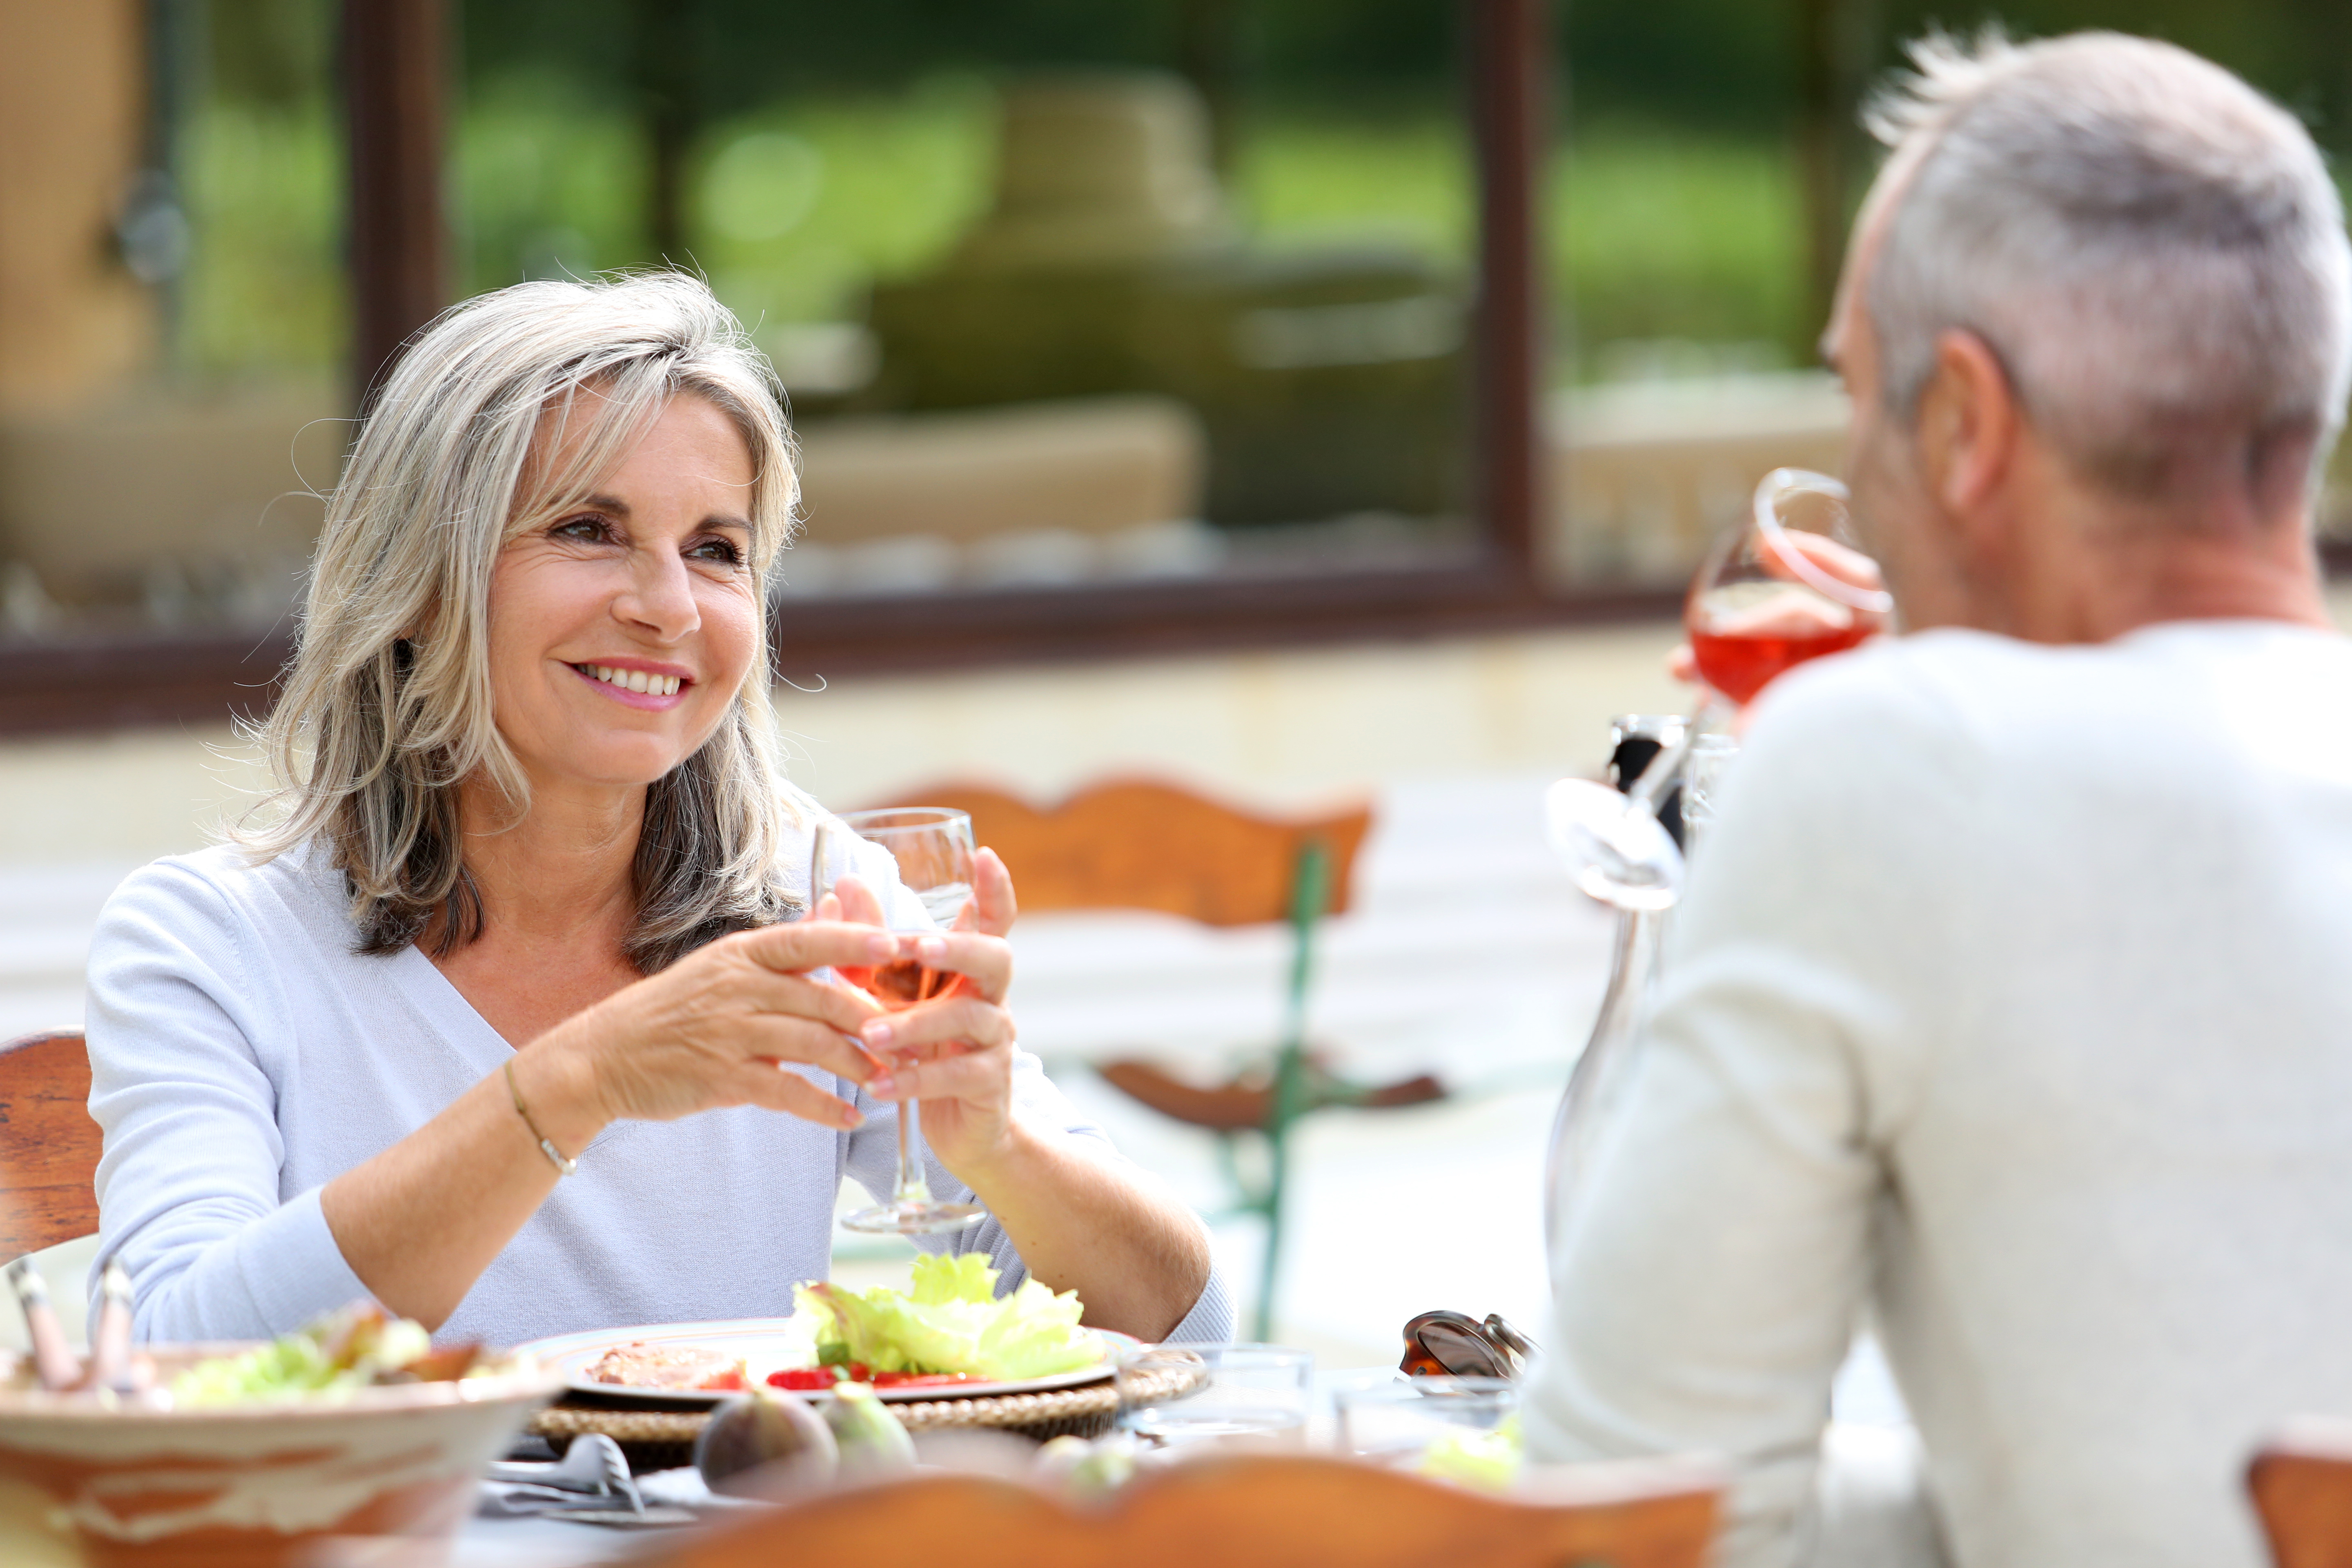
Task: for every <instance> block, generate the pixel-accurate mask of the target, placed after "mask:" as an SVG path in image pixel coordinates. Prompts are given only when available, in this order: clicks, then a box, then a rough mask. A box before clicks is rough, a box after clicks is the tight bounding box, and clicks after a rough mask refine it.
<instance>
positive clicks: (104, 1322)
mask: <svg viewBox="0 0 2352 1568" xmlns="http://www.w3.org/2000/svg"><path fill="white" fill-rule="evenodd" d="M98 1293H99V1305H98V1328H97V1331H95V1332H93V1333H92V1334H91V1335H90V1337H89V1370H88V1371H87V1372H85V1373H82V1375H81V1378H80V1380H79V1382H78V1383H76V1384H75V1385H74V1386H75V1387H77V1388H82V1389H105V1390H107V1391H109V1392H110V1393H114V1394H136V1393H137V1392H138V1391H139V1377H138V1369H137V1367H136V1366H135V1365H134V1364H133V1363H132V1361H131V1275H130V1272H129V1270H127V1269H125V1268H123V1267H122V1265H121V1263H119V1262H110V1263H109V1264H108V1265H107V1266H106V1272H105V1274H104V1275H102V1276H101V1277H100V1280H99V1287H98Z"/></svg>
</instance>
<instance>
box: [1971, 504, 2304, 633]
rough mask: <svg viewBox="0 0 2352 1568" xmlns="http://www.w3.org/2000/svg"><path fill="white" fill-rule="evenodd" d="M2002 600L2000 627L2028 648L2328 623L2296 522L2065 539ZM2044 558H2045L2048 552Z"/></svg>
mask: <svg viewBox="0 0 2352 1568" xmlns="http://www.w3.org/2000/svg"><path fill="white" fill-rule="evenodd" d="M2059 549H2060V550H2063V551H2065V552H2067V553H2070V554H2072V555H2073V557H2074V559H2072V560H2070V561H2067V562H2065V563H2063V566H2062V565H2061V563H2058V562H2055V561H2049V560H2045V561H2044V562H2043V563H2042V565H2041V567H2040V569H2039V570H2037V571H2034V572H2032V573H2031V574H2026V575H2025V578H2024V580H2023V581H2022V582H2021V583H2020V584H2018V585H2017V589H2016V592H2015V593H2013V594H2012V595H2010V596H2009V597H2010V603H2009V606H2008V608H2009V614H2008V615H2007V616H2005V617H2004V619H2006V620H2008V621H2009V622H2011V624H2010V625H2009V626H2004V627H2003V628H2002V629H2004V630H2007V631H2009V632H2011V634H2012V635H2014V636H2018V637H2025V638H2027V639H2029V640H2031V641H2034V642H2046V643H2098V642H2105V641H2107V640H2108V639H2109V638H2112V637H2121V636H2123V635H2124V634H2125V633H2126V632H2131V631H2136V630H2137V629H2138V628H2140V627H2142V626H2154V625H2157V624H2158V623H2160V622H2165V621H2207V620H2265V621H2284V622H2288V623H2290V624H2294V625H2298V626H2317V627H2321V628H2326V627H2328V626H2331V625H2332V622H2331V621H2330V619H2329V617H2328V614H2327V606H2326V600H2325V598H2324V597H2323V596H2322V594H2321V591H2320V584H2319V574H2318V570H2317V565H2316V563H2315V560H2314V559H2313V556H2312V552H2311V548H2310V545H2309V542H2308V539H2307V535H2306V534H2305V532H2304V531H2303V529H2302V527H2301V526H2300V524H2299V523H2298V522H2296V521H2290V520H2282V521H2280V522H2278V523H2274V524H2273V525H2271V526H2270V527H2269V528H2266V529H2264V530H2263V531H2261V532H2260V533H2258V534H2255V535H2252V536H2250V535H2248V534H2246V533H2243V532H2240V531H2217V532H2210V533H2208V532H2202V531H2194V530H2188V531H2183V530H2179V529H2170V528H2164V527H2161V526H2159V527H2157V528H2152V529H2146V530H2141V529H2133V530H2130V531H2115V532H2109V533H2107V534H2106V535H2105V537H2088V538H2086V537H2084V535H2082V534H2077V535H2075V536H2074V541H2073V542H2072V543H2071V544H2070V545H2063V546H2060V547H2059ZM2053 553H2056V551H2053Z"/></svg>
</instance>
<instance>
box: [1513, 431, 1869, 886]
mask: <svg viewBox="0 0 2352 1568" xmlns="http://www.w3.org/2000/svg"><path fill="white" fill-rule="evenodd" d="M1846 500H1847V495H1846V488H1845V486H1843V484H1840V483H1839V482H1838V481H1837V480H1835V479H1832V478H1830V477H1829V476H1828V475H1827V474H1816V473H1812V472H1811V471H1809V470H1807V469H1804V468H1775V469H1773V470H1772V471H1771V472H1770V473H1769V474H1767V475H1765V476H1764V479H1763V482H1762V483H1760V484H1759V485H1758V486H1757V487H1756V503H1755V505H1754V507H1753V508H1752V509H1751V510H1750V513H1749V515H1748V517H1747V518H1745V519H1743V520H1741V521H1740V522H1739V523H1738V525H1736V526H1735V527H1733V528H1731V529H1729V530H1727V531H1726V532H1725V534H1724V536H1723V537H1722V539H1720V540H1718V541H1717V542H1716V545H1715V547H1714V548H1713V549H1712V550H1710V551H1709V552H1707V556H1706V562H1705V563H1703V564H1702V565H1701V566H1700V567H1699V569H1698V574H1697V575H1696V576H1695V577H1694V578H1693V579H1692V580H1691V588H1690V595H1689V597H1688V599H1686V600H1685V604H1684V608H1683V629H1684V630H1685V632H1686V633H1687V634H1688V636H1689V637H1690V645H1691V655H1692V658H1693V661H1694V662H1695V663H1696V665H1697V666H1698V673H1699V677H1700V679H1702V680H1704V681H1705V682H1706V688H1707V689H1706V694H1705V695H1704V696H1702V697H1701V698H1700V700H1699V702H1698V706H1697V707H1696V709H1694V710H1692V713H1691V716H1690V718H1689V720H1688V721H1685V724H1684V725H1683V731H1682V734H1681V736H1680V737H1679V738H1678V739H1677V740H1676V741H1675V743H1674V744H1672V745H1669V746H1665V747H1664V748H1662V749H1661V750H1660V751H1659V752H1658V754H1657V756H1656V757H1655V758H1654V759H1653V760H1652V762H1651V763H1650V765H1649V766H1648V767H1647V768H1646V769H1644V770H1643V773H1642V776H1641V777H1640V778H1638V779H1636V780H1634V781H1633V783H1632V784H1629V785H1628V786H1627V787H1626V789H1625V791H1624V793H1623V794H1622V795H1620V794H1619V793H1618V792H1616V791H1615V790H1612V789H1611V788H1610V787H1609V786H1608V785H1606V784H1595V783H1592V782H1591V781H1590V780H1587V779H1562V780H1560V781H1559V783H1558V784H1554V785H1552V786H1551V789H1550V791H1549V793H1548V794H1547V795H1545V797H1544V823H1545V831H1546V834H1547V836H1548V837H1549V839H1550V840H1551V845H1552V847H1553V848H1554V849H1555V850H1557V851H1558V852H1559V856H1560V858H1561V859H1563V860H1564V861H1566V862H1567V863H1568V867H1569V869H1570V874H1571V875H1572V876H1574V877H1575V879H1576V883H1577V886H1578V887H1580V888H1581V889H1584V891H1585V892H1587V893H1589V894H1590V895H1591V896H1592V897H1593V898H1595V899H1598V900H1601V902H1602V903H1604V904H1608V905H1611V906H1612V907H1613V908H1616V909H1619V910H1630V911H1638V912H1655V911H1657V910H1664V909H1669V908H1672V907H1673V905H1674V903H1675V900H1677V899H1679V898H1680V897H1681V896H1682V881H1683V857H1682V851H1681V850H1679V849H1677V848H1676V847H1675V842H1674V840H1673V839H1672V838H1670V837H1667V836H1666V831H1665V829H1664V828H1663V827H1661V826H1658V820H1657V816H1658V797H1659V796H1660V795H1662V794H1664V791H1665V788H1666V786H1667V784H1670V783H1672V782H1673V780H1674V777H1675V774H1676V773H1679V772H1680V771H1681V770H1682V766H1683V763H1685V760H1687V759H1688V757H1689V756H1690V751H1691V747H1692V746H1693V745H1695V744H1696V743H1697V742H1698V740H1699V738H1700V736H1701V735H1702V734H1705V733H1708V732H1710V731H1713V730H1714V728H1715V721H1716V720H1717V718H1718V717H1719V716H1720V715H1721V714H1722V713H1723V711H1724V709H1725V707H1726V704H1727V703H1730V704H1745V703H1748V702H1749V701H1752V700H1754V699H1755V697H1756V695H1757V693H1758V692H1759V691H1761V690H1763V689H1764V688H1765V686H1766V685H1767V684H1769V682H1770V681H1771V680H1772V679H1773V678H1774V677H1775V676H1778V675H1780V674H1781V673H1782V672H1784V671H1786V670H1787V669H1789V668H1790V667H1791V666H1794V665H1797V664H1801V663H1803V662H1804V661H1805V660H1807V659H1811V658H1821V657H1822V655H1824V654H1832V653H1839V652H1843V650H1845V649H1847V648H1850V647H1853V646H1854V645H1855V644H1856V643H1859V642H1861V641H1862V640H1863V639H1864V637H1869V636H1871V635H1872V634H1873V633H1874V632H1877V631H1879V630H1881V629H1883V628H1884V627H1885V625H1886V620H1887V617H1888V616H1890V615H1892V614H1893V613H1894V609H1895V600H1894V598H1893V596H1892V595H1889V594H1888V593H1887V592H1886V590H1885V588H1884V587H1883V586H1881V585H1880V577H1879V572H1878V565H1877V563H1875V562H1874V561H1872V560H1871V559H1870V557H1869V556H1868V555H1866V554H1864V552H1863V551H1862V549H1861V547H1860V545H1859V544H1858V542H1856V540H1855V537H1854V534H1853V522H1852V519H1851V517H1850V516H1849V514H1848V512H1847V510H1846Z"/></svg>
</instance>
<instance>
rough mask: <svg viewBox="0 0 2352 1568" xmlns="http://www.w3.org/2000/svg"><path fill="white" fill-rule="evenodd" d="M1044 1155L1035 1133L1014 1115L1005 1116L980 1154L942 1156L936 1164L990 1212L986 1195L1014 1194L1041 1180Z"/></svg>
mask: <svg viewBox="0 0 2352 1568" xmlns="http://www.w3.org/2000/svg"><path fill="white" fill-rule="evenodd" d="M1044 1155H1045V1148H1044V1145H1043V1144H1042V1143H1040V1142H1039V1141H1038V1138H1037V1134H1036V1133H1035V1131H1033V1130H1032V1129H1031V1128H1030V1127H1029V1126H1028V1124H1027V1123H1025V1122H1024V1121H1022V1120H1021V1118H1020V1117H1019V1116H1018V1115H1017V1114H1015V1115H1008V1116H1007V1117H1005V1119H1004V1131H1003V1133H1002V1134H1001V1135H1000V1136H999V1137H998V1138H997V1140H996V1142H995V1144H994V1145H993V1146H992V1148H990V1149H989V1150H988V1151H987V1152H985V1153H984V1154H982V1155H979V1156H977V1157H975V1156H972V1155H970V1154H964V1155H961V1156H960V1157H959V1158H957V1159H955V1160H952V1161H950V1160H949V1159H948V1158H947V1156H946V1155H945V1154H944V1153H942V1154H940V1163H941V1164H943V1165H946V1166H947V1168H948V1171H949V1173H950V1174H951V1175H953V1176H954V1177H955V1179H956V1180H957V1181H959V1182H961V1183H962V1184H964V1185H965V1186H967V1187H970V1188H971V1191H972V1195H973V1196H975V1197H977V1198H978V1199H980V1201H981V1203H982V1204H983V1205H986V1206H987V1207H989V1208H991V1209H993V1208H994V1207H996V1205H995V1203H994V1202H993V1201H992V1200H991V1198H990V1196H989V1194H991V1193H993V1192H1001V1191H1004V1190H1006V1189H1013V1190H1016V1191H1017V1190H1019V1189H1021V1188H1022V1187H1024V1186H1025V1185H1028V1184H1034V1183H1035V1182H1037V1181H1039V1180H1042V1179H1044V1178H1045V1174H1046V1173H1045V1160H1044Z"/></svg>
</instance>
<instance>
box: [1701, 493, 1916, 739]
mask: <svg viewBox="0 0 2352 1568" xmlns="http://www.w3.org/2000/svg"><path fill="white" fill-rule="evenodd" d="M1846 499H1847V498H1846V488H1845V486H1843V484H1840V483H1839V482H1838V481H1837V480H1835V479H1832V478H1830V477H1829V476H1828V475H1827V474H1816V473H1811V472H1809V471H1807V470H1806V469H1803V468H1775V469H1773V470H1772V471H1771V472H1770V473H1769V474H1767V475H1765V476H1764V481H1763V483H1761V484H1759V485H1758V486H1757V487H1756V504H1755V507H1754V509H1753V510H1752V512H1751V514H1750V515H1749V516H1748V517H1747V518H1746V519H1744V520H1742V521H1740V523H1739V524H1738V526H1737V527H1734V528H1731V529H1728V530H1727V531H1725V533H1724V535H1723V537H1722V538H1721V539H1719V540H1717V542H1716V545H1715V548H1714V549H1713V550H1711V551H1709V552H1707V557H1706V563H1704V564H1703V565H1701V566H1700V567H1699V569H1698V574H1697V576H1696V577H1695V578H1693V579H1692V581H1691V590H1690V597H1689V599H1688V600H1687V601H1686V602H1685V605H1684V607H1683V629H1684V630H1685V632H1686V633H1688V634H1689V637H1690V645H1691V657H1692V660H1693V662H1694V663H1696V665H1697V666H1698V673H1699V678H1700V679H1703V680H1705V681H1706V684H1707V685H1708V686H1709V687H1711V688H1713V689H1715V690H1717V691H1719V692H1721V693H1722V694H1723V695H1724V696H1726V697H1727V698H1729V699H1730V700H1732V701H1734V702H1736V703H1739V704H1741V705H1742V706H1745V705H1746V704H1748V703H1749V702H1752V701H1754V700H1756V694H1757V693H1758V692H1759V691H1761V690H1763V689H1764V688H1765V687H1766V686H1767V685H1768V684H1769V683H1770V681H1771V680H1772V679H1773V678H1774V677H1776V676H1778V675H1780V674H1781V673H1782V672H1784V671H1785V670H1787V669H1788V668H1790V667H1791V666H1793V665H1798V664H1801V663H1803V662H1804V661H1805V660H1807V659H1811V658H1821V657H1822V656H1823V655H1824V654H1832V653H1843V651H1845V650H1846V649H1847V648H1850V647H1853V646H1854V645H1855V644H1856V643H1858V642H1860V641H1862V640H1863V639H1864V637H1869V636H1871V635H1872V634H1873V633H1874V632H1877V631H1879V630H1880V629H1882V628H1883V627H1884V626H1885V625H1886V617H1887V616H1888V614H1889V613H1890V612H1892V611H1893V610H1894V608H1895V600H1894V598H1893V597H1892V596H1891V595H1888V594H1887V592H1886V590H1885V588H1884V587H1882V586H1881V585H1880V577H1879V573H1878V565H1877V563H1875V562H1874V561H1872V560H1871V559H1870V557H1869V556H1868V555H1866V554H1864V552H1863V551H1862V548H1861V546H1860V544H1859V542H1857V541H1856V539H1855V537H1854V534H1853V522H1852V519H1851V517H1850V516H1849V514H1848V512H1847V510H1846Z"/></svg>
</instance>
